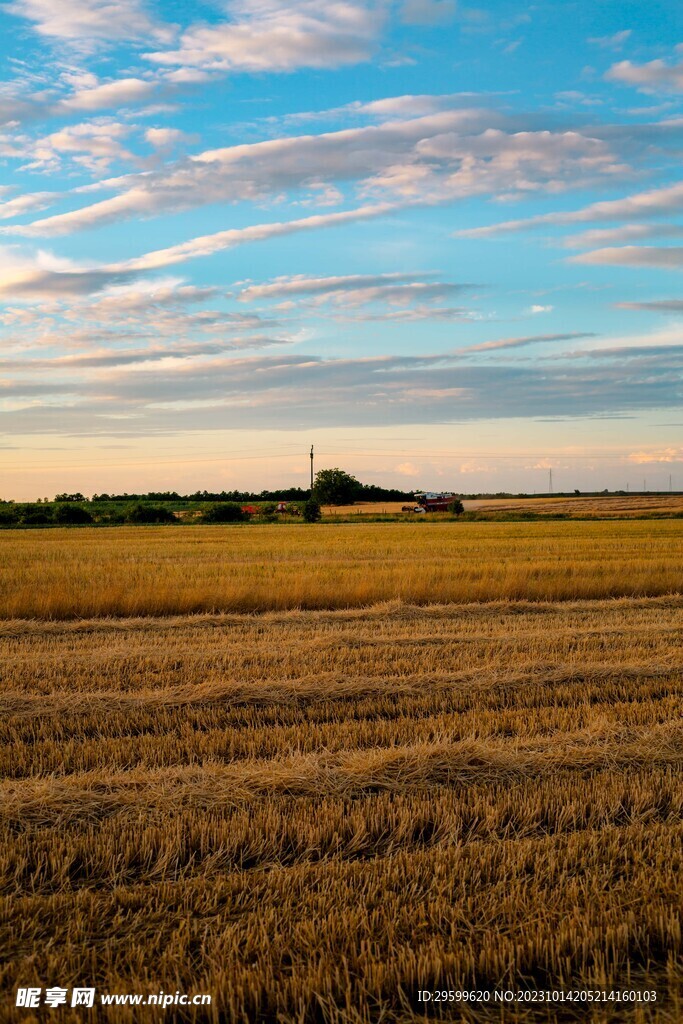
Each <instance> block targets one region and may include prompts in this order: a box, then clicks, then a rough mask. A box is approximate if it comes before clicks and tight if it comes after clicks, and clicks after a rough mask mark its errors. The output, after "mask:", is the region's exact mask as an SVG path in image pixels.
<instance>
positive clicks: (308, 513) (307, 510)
mask: <svg viewBox="0 0 683 1024" xmlns="http://www.w3.org/2000/svg"><path fill="white" fill-rule="evenodd" d="M322 514H323V513H322V509H321V508H320V505H319V504H318V502H317V501H316V500H315V498H309V499H308V501H307V502H306V503H305V504H304V519H305V520H306V522H307V523H317V522H318V520H319V519H321V518H322Z"/></svg>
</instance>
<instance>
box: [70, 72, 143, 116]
mask: <svg viewBox="0 0 683 1024" xmlns="http://www.w3.org/2000/svg"><path fill="white" fill-rule="evenodd" d="M156 88H157V83H156V82H150V81H146V80H145V79H143V78H119V79H117V80H116V81H113V82H104V83H103V84H101V85H99V84H98V85H92V84H90V85H86V86H84V87H83V88H81V89H77V90H76V92H74V93H73V94H72V95H71V96H68V97H67V98H66V99H63V100H60V101H59V103H57V104H56V105H55V108H54V109H55V111H56V112H65V111H73V110H78V111H93V110H106V109H110V108H119V107H124V106H127V105H128V104H131V103H139V102H141V101H143V100H147V99H149V97H150V96H151V94H152V93H153V92H154V90H155V89H156Z"/></svg>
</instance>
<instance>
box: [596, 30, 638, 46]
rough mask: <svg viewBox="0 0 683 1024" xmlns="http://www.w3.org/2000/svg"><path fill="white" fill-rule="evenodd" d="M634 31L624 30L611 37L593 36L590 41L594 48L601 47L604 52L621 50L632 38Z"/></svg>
mask: <svg viewBox="0 0 683 1024" xmlns="http://www.w3.org/2000/svg"><path fill="white" fill-rule="evenodd" d="M632 35H633V30H632V29H630V28H625V29H622V31H621V32H615V33H614V34H613V35H611V36H593V37H592V38H591V39H589V40H588V42H589V43H592V44H593V45H594V46H600V47H602V49H603V50H620V49H621V48H622V46H623V45H624V43H625V42H627V40H628V39H630V38H631V36H632Z"/></svg>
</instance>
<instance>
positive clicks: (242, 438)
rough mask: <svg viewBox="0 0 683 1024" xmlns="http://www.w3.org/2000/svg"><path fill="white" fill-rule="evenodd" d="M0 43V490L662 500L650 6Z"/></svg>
mask: <svg viewBox="0 0 683 1024" xmlns="http://www.w3.org/2000/svg"><path fill="white" fill-rule="evenodd" d="M0 21H1V26H0V27H1V29H2V31H1V32H0V51H1V53H2V66H3V70H2V84H1V85H0V120H1V122H2V127H0V160H1V161H2V168H3V172H4V173H3V176H2V178H1V179H0V345H1V350H0V459H1V460H2V475H1V477H0V497H2V498H14V499H19V500H33V499H35V498H38V497H45V496H52V495H53V494H54V493H56V492H57V491H74V490H78V491H81V492H83V493H85V494H92V493H94V492H96V493H102V492H103V491H106V492H112V491H121V490H127V491H130V492H132V491H141V490H142V491H147V490H162V489H174V490H179V491H181V492H185V491H193V490H196V489H198V488H199V489H201V488H207V489H210V490H214V489H227V490H231V489H234V488H237V489H254V490H257V491H260V490H261V489H271V488H277V487H284V486H302V487H306V486H307V481H308V476H309V457H308V453H309V449H310V445H311V444H314V445H315V453H316V454H315V458H316V463H315V468H316V469H318V468H324V467H329V466H341V467H343V468H344V469H346V470H348V471H349V472H352V473H353V474H354V475H356V476H358V477H359V478H360V479H361V480H364V481H367V482H373V483H381V484H384V485H386V486H398V487H401V488H402V489H405V490H411V489H419V488H427V489H439V490H446V489H448V490H453V491H456V492H457V493H472V492H477V491H487V492H498V491H507V490H512V491H515V492H517V491H526V492H542V491H547V490H548V487H549V478H550V471H551V470H552V475H553V487H554V489H555V490H573V489H580V490H593V489H602V488H604V487H608V488H610V489H612V488H624V489H625V488H626V487H627V486H628V487H629V488H630V489H631V490H641V489H643V488H646V489H652V490H654V489H668V488H669V486H672V487H673V489H674V490H676V489H683V408H682V406H681V398H682V387H681V368H682V366H683V294H682V292H681V287H680V282H681V272H682V271H683V179H682V178H681V172H680V167H681V153H682V152H683V12H682V11H681V9H680V5H679V4H677V3H675V2H673V0H598V2H596V0H579V2H574V3H572V2H561V0H557V2H544V0H540V2H538V3H531V4H529V5H523V4H520V3H519V2H512V0H495V2H494V0H489V2H481V3H477V2H476V0H475V2H474V3H473V4H471V5H470V4H463V3H460V2H459V0H393V2H391V0H379V2H376V3H374V2H365V0H331V2H327V3H324V4H323V3H321V2H320V0H290V2H287V0H234V2H230V0H207V2H205V3H200V2H195V3H191V4H190V3H185V2H182V0H166V2H165V3H163V4H162V3H160V2H157V3H153V2H147V3H145V2H144V0H120V2H113V0H10V2H4V3H2V4H0Z"/></svg>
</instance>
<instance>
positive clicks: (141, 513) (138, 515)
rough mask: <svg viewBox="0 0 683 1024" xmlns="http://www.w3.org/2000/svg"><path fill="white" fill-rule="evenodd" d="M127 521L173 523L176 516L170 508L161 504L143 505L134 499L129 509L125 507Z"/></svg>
mask: <svg viewBox="0 0 683 1024" xmlns="http://www.w3.org/2000/svg"><path fill="white" fill-rule="evenodd" d="M126 522H127V523H136V524H137V523H175V522H176V517H175V516H174V515H173V513H172V512H171V510H170V509H168V508H164V507H163V505H144V504H143V503H142V502H141V501H136V502H135V504H134V505H131V506H130V508H129V509H126Z"/></svg>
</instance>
